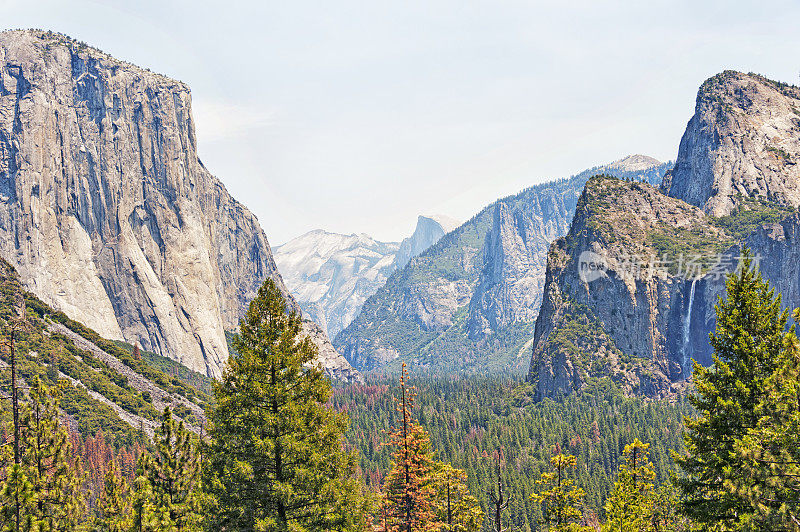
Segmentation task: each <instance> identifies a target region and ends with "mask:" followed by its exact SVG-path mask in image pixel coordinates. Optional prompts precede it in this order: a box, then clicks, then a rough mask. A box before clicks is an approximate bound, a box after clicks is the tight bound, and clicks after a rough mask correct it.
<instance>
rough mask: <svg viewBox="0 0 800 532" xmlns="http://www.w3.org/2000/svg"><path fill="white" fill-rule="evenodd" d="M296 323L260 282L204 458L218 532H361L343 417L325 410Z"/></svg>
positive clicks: (323, 393) (321, 382)
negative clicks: (352, 531) (341, 531)
mask: <svg viewBox="0 0 800 532" xmlns="http://www.w3.org/2000/svg"><path fill="white" fill-rule="evenodd" d="M301 325H302V324H301V317H300V315H299V314H297V313H295V312H287V311H286V301H285V300H284V298H283V296H282V294H281V292H280V290H279V289H278V287H277V286H276V285H275V283H274V282H273V281H272V280H270V279H267V280H266V281H265V282H264V284H263V285H262V286H261V288H260V289H259V291H258V295H257V297H256V298H255V299H254V300H253V301H252V302H251V303H250V306H249V309H248V311H247V315H246V316H245V318H244V319H243V320H242V321H241V322H240V325H239V329H240V332H239V335H237V336H236V338H235V339H234V341H233V347H234V349H235V351H236V352H237V353H238V355H237V356H235V357H231V358H230V359H229V362H228V367H227V368H226V370H225V372H224V374H223V376H222V381H221V382H220V383H215V389H214V391H215V396H216V406H215V407H214V408H213V409H212V411H211V412H210V422H211V427H210V431H209V435H210V436H211V438H212V443H211V446H210V449H209V453H208V460H209V463H210V468H209V471H210V473H211V477H212V478H210V479H209V486H210V488H211V489H212V491H213V493H214V495H215V496H216V499H217V503H218V507H219V516H218V523H217V527H218V530H264V531H267V530H276V531H278V530H280V531H283V530H291V531H293V532H295V531H296V532H300V531H304V530H358V529H361V528H363V527H364V526H365V522H366V516H367V513H368V512H367V510H368V504H367V498H366V497H365V496H364V494H363V492H362V486H361V482H360V480H359V479H357V478H356V477H355V475H354V472H355V458H354V456H353V454H350V453H346V452H345V451H344V450H343V447H342V445H343V443H342V439H343V438H342V435H343V432H344V430H345V428H346V427H347V417H346V416H345V415H343V414H337V413H336V412H334V411H333V410H332V409H331V408H329V407H328V406H326V403H327V402H328V400H329V399H330V395H331V385H330V383H329V381H328V380H327V379H326V378H325V376H324V374H323V372H322V370H321V369H320V368H319V367H318V366H316V365H315V358H316V354H317V349H316V348H315V346H314V345H313V344H312V342H311V340H310V339H308V338H306V337H302V336H301Z"/></svg>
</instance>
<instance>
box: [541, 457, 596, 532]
mask: <svg viewBox="0 0 800 532" xmlns="http://www.w3.org/2000/svg"><path fill="white" fill-rule="evenodd" d="M576 464H577V461H576V460H575V457H574V456H572V455H569V454H567V455H565V454H557V455H556V456H553V457H552V458H551V459H550V465H551V467H552V468H553V470H552V471H550V472H545V473H542V476H541V479H540V480H539V481H538V482H537V484H538V485H539V486H540V489H541V491H540V492H539V493H534V494H533V495H532V498H533V500H535V501H537V502H538V503H540V504H541V505H542V518H543V523H542V524H543V525H544V526H545V527H546V528H547V530H552V531H555V532H580V531H583V530H591V529H588V527H583V526H580V524H579V523H580V521H581V519H582V518H583V514H582V513H581V511H580V510H579V509H578V508H577V506H578V505H579V504H581V502H582V501H583V497H584V496H585V495H586V493H584V491H583V490H582V489H580V488H578V487H576V486H575V481H574V480H572V479H571V478H568V477H567V470H569V469H573V468H574V467H575V466H576Z"/></svg>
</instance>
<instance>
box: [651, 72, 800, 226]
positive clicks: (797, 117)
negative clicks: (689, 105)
mask: <svg viewBox="0 0 800 532" xmlns="http://www.w3.org/2000/svg"><path fill="white" fill-rule="evenodd" d="M798 163H800V88H798V87H794V86H791V85H786V84H784V83H778V82H775V81H772V80H768V79H766V78H764V77H762V76H758V75H754V74H742V73H739V72H732V71H726V72H723V73H721V74H718V75H716V76H714V77H712V78H710V79H708V80H707V81H706V82H705V83H703V85H702V86H701V87H700V90H699V91H698V93H697V104H696V107H695V113H694V116H692V118H691V120H689V124H688V125H687V127H686V132H685V133H684V134H683V138H682V139H681V143H680V148H679V151H678V158H677V159H676V161H675V168H674V169H673V170H671V171H670V172H669V173H668V174H667V176H666V177H665V178H664V183H663V185H662V190H663V191H664V192H665V193H666V194H668V195H670V196H673V197H675V198H679V199H682V200H684V201H685V202H687V203H690V204H692V205H696V206H698V207H701V208H703V209H704V210H705V211H706V212H707V213H709V214H712V215H714V216H723V215H726V214H729V213H730V212H731V211H732V210H733V208H734V206H736V205H737V204H738V203H739V202H740V198H747V197H751V198H753V197H756V196H759V195H760V196H762V197H763V198H764V199H766V200H769V201H774V202H777V203H781V204H784V205H791V206H794V207H798V206H800V164H798Z"/></svg>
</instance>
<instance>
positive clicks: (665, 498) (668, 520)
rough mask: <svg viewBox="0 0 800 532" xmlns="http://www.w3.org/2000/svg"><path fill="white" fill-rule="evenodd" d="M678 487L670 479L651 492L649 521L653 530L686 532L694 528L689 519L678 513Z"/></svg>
mask: <svg viewBox="0 0 800 532" xmlns="http://www.w3.org/2000/svg"><path fill="white" fill-rule="evenodd" d="M677 507H678V489H677V488H676V487H675V484H674V483H673V482H672V481H667V482H664V483H663V484H662V485H661V486H659V487H658V489H657V490H655V492H654V493H653V508H652V514H651V516H650V523H651V524H652V526H653V532H686V531H689V530H694V528H693V526H692V523H691V521H690V520H689V519H688V518H687V517H686V516H684V515H681V514H680V513H678V509H677Z"/></svg>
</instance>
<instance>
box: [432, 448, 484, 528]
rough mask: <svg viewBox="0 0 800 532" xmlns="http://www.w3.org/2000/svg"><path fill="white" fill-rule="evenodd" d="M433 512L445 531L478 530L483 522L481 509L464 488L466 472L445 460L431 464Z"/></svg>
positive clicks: (465, 485)
mask: <svg viewBox="0 0 800 532" xmlns="http://www.w3.org/2000/svg"><path fill="white" fill-rule="evenodd" d="M434 475H435V478H434V487H435V489H436V494H435V497H434V501H435V502H434V514H435V516H436V520H437V521H438V522H440V523H442V526H441V528H440V530H442V531H443V532H444V531H447V532H451V531H452V532H478V530H480V529H481V525H482V524H483V519H484V515H483V509H482V508H481V507H480V504H478V501H477V499H475V497H473V496H472V495H471V494H470V492H469V488H467V474H466V473H465V472H464V471H463V470H461V469H456V468H455V467H453V466H452V465H451V464H449V463H444V462H437V463H436V465H435V473H434Z"/></svg>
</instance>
